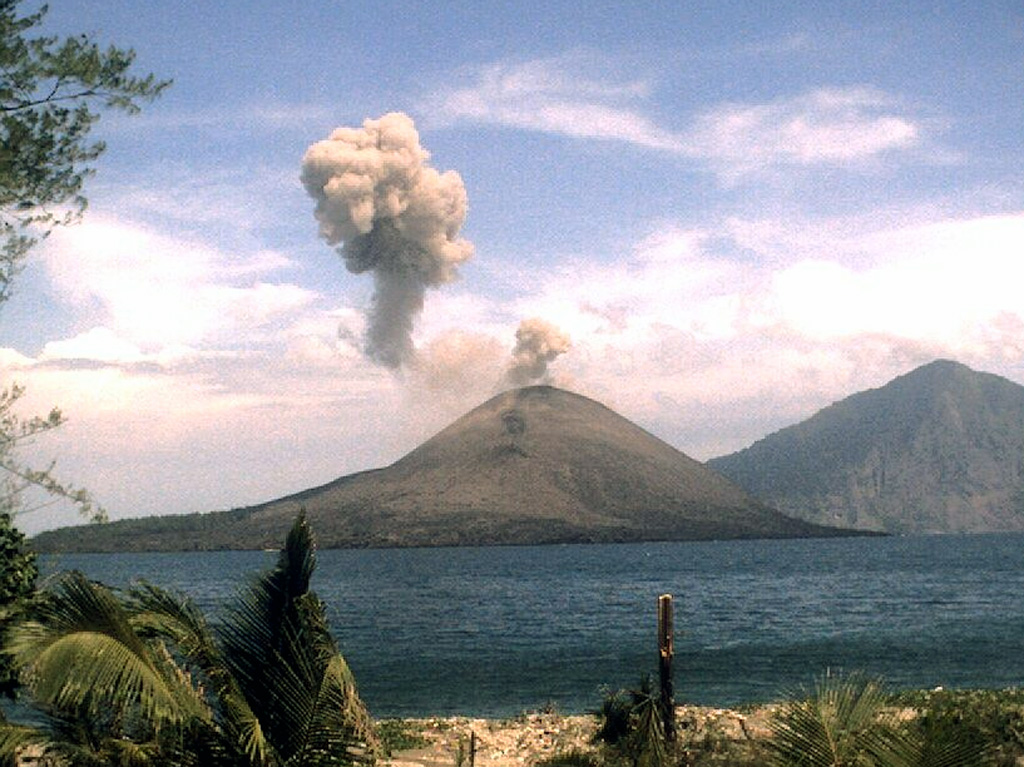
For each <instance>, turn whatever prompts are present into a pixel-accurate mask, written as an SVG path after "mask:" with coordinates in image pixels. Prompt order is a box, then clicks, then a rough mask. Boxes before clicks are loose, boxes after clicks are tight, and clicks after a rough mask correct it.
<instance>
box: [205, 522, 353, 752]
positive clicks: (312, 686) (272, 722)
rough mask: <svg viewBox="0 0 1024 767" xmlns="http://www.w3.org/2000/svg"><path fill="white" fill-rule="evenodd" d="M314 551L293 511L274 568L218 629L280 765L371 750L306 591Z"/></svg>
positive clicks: (344, 670)
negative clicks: (286, 534)
mask: <svg viewBox="0 0 1024 767" xmlns="http://www.w3.org/2000/svg"><path fill="white" fill-rule="evenodd" d="M314 551H315V546H314V542H313V537H312V533H311V531H310V529H309V526H308V525H307V523H306V520H305V516H304V515H301V514H300V516H299V518H298V519H297V520H296V522H295V524H294V525H293V527H292V529H291V531H290V532H289V534H288V538H287V540H286V542H285V546H284V548H283V549H282V551H281V554H280V556H279V559H278V563H277V566H276V567H275V568H274V569H273V570H271V571H270V572H268V573H266V574H264V575H263V576H261V577H260V578H258V579H256V580H255V581H254V582H253V583H252V584H251V585H250V587H249V588H248V589H247V590H245V591H244V592H243V593H242V594H241V595H240V597H239V599H238V600H237V602H236V604H235V605H234V607H233V608H232V609H231V610H230V611H229V613H228V617H227V620H226V621H225V622H224V624H223V625H222V626H221V627H220V628H219V631H218V633H219V634H220V636H221V639H222V646H223V650H224V656H225V660H226V666H227V668H228V669H229V670H230V671H231V674H232V677H233V678H234V679H235V680H236V681H237V684H238V686H239V689H240V690H241V692H242V694H243V695H244V697H245V699H246V700H247V701H248V702H249V704H250V706H251V708H252V710H253V712H254V713H255V714H256V717H257V718H258V720H259V722H260V723H261V725H262V727H263V732H264V734H265V737H266V739H267V741H269V742H270V743H271V744H273V747H274V750H275V751H276V752H277V754H278V755H279V756H280V759H281V762H282V763H283V764H287V765H307V764H308V765H312V764H319V763H328V762H329V763H338V762H342V763H345V762H352V761H355V760H357V759H358V758H359V757H360V754H361V753H372V748H371V746H372V743H373V728H372V722H371V719H370V717H369V714H368V713H367V712H366V709H365V707H364V706H363V704H362V701H361V700H360V698H359V695H358V692H357V690H356V685H355V680H354V679H353V677H352V674H351V672H350V670H349V668H348V666H347V664H346V663H345V661H344V658H343V657H342V656H341V654H340V653H339V652H338V648H337V645H336V644H335V642H334V640H333V638H332V637H331V635H330V633H329V631H328V629H327V623H326V617H325V610H324V607H323V604H322V603H321V602H320V600H319V599H318V598H317V597H316V595H315V594H313V593H312V592H310V591H309V582H310V578H311V576H312V574H313V571H314V569H315V566H316V559H315V554H314Z"/></svg>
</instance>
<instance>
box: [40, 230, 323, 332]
mask: <svg viewBox="0 0 1024 767" xmlns="http://www.w3.org/2000/svg"><path fill="white" fill-rule="evenodd" d="M42 254H43V258H44V261H45V264H46V267H47V270H48V272H49V274H50V276H51V279H52V281H53V284H54V286H55V288H56V289H57V290H58V291H59V293H60V294H61V295H62V296H63V297H64V298H65V299H66V300H68V301H70V302H72V303H74V304H76V305H78V306H79V307H80V308H82V309H83V310H91V311H93V312H94V313H98V314H99V315H100V317H99V323H98V324H103V325H105V326H108V327H109V329H110V331H112V332H113V333H116V334H117V335H118V336H119V337H120V338H122V339H124V341H126V342H128V343H131V344H135V345H137V346H139V347H140V348H141V349H143V350H144V351H147V352H153V351H156V350H159V349H160V348H162V347H166V346H175V345H183V344H197V343H201V342H220V343H228V342H237V340H238V338H237V336H239V335H246V334H252V333H254V332H259V331H263V330H265V329H266V327H267V326H268V325H269V324H270V323H272V322H275V321H280V320H282V319H284V318H286V317H287V316H288V315H289V314H292V313H294V312H297V311H299V310H301V309H303V308H304V307H306V306H308V305H310V304H311V303H312V302H313V301H314V300H315V298H316V294H315V293H313V292H312V291H310V290H308V289H305V288H301V287H299V286H297V285H294V284H290V283H275V282H269V281H262V280H256V279H255V278H256V277H257V276H262V275H265V274H268V273H270V272H273V271H275V270H277V269H280V268H281V267H283V266H287V265H288V264H289V262H288V260H287V259H284V258H282V257H280V256H279V255H277V254H274V253H271V252H268V251H258V252H256V253H254V254H252V255H249V254H243V255H240V256H239V255H234V254H228V253H224V252H221V251H219V250H217V249H215V248H212V247H210V246H209V245H207V244H205V243H203V242H195V241H189V240H185V239H179V238H175V237H170V236H167V235H164V234H161V233H157V232H155V231H152V230H149V229H147V228H144V227H141V226H138V225H133V224H130V223H124V222H118V221H110V220H106V221H105V220H103V219H100V218H97V217H90V219H89V221H88V222H86V223H83V224H81V225H78V226H74V227H69V228H66V229H60V230H57V231H56V232H54V234H53V235H52V236H51V237H50V238H49V239H48V240H47V241H46V244H45V248H44V249H43V250H42Z"/></svg>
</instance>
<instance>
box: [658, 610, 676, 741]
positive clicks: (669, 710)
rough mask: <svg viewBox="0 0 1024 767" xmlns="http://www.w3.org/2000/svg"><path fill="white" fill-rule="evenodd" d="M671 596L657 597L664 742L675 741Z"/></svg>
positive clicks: (659, 674)
mask: <svg viewBox="0 0 1024 767" xmlns="http://www.w3.org/2000/svg"><path fill="white" fill-rule="evenodd" d="M672 636H673V626H672V595H671V594H662V595H661V596H660V597H658V676H659V677H660V679H661V716H662V723H663V724H664V728H665V740H667V741H669V742H670V743H671V742H672V741H674V740H675V739H676V702H675V692H674V690H673V684H672V654H673V651H674V648H673V644H672Z"/></svg>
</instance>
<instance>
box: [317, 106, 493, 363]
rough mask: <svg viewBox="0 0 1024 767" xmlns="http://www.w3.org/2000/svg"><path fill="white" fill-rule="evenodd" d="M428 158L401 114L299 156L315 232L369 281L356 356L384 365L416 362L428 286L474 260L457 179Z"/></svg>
mask: <svg viewBox="0 0 1024 767" xmlns="http://www.w3.org/2000/svg"><path fill="white" fill-rule="evenodd" d="M429 159H430V154H429V153H428V152H427V151H426V150H425V149H424V148H423V147H421V146H420V140H419V134H418V133H417V131H416V127H415V125H414V123H413V121H412V119H411V118H410V117H409V116H408V115H405V114H403V113H401V112H392V113H389V114H386V115H384V116H383V117H381V118H380V119H377V120H366V121H364V122H363V125H362V127H361V128H338V129H336V130H335V131H334V132H333V133H331V135H330V136H329V137H328V138H327V139H326V140H324V141H318V142H316V143H315V144H313V145H312V146H310V147H309V149H308V150H306V154H305V156H304V157H303V159H302V174H301V179H302V184H303V186H304V187H305V189H306V191H307V192H308V193H309V195H310V196H311V197H312V198H313V199H314V200H315V201H316V209H315V211H314V215H315V217H316V220H317V222H318V223H319V225H320V236H321V237H323V238H324V239H325V240H326V241H327V242H328V243H329V244H330V245H333V246H336V247H337V249H338V252H339V254H340V255H341V256H342V258H344V260H345V266H346V267H347V268H348V270H349V271H350V272H352V273H353V274H362V273H364V272H370V273H371V274H372V275H373V278H374V294H373V299H372V304H371V307H370V310H369V315H368V317H367V326H366V331H365V338H364V351H365V353H366V354H367V356H369V357H370V358H371V359H373V360H374V361H375V362H378V363H379V364H381V365H385V366H387V367H389V368H392V369H397V368H399V367H402V366H403V365H406V364H408V363H410V362H411V361H412V360H413V359H414V358H415V347H414V346H413V342H412V331H413V326H414V323H415V320H416V317H417V315H418V314H419V313H420V312H421V311H422V309H423V301H424V297H425V295H426V290H427V288H429V287H436V286H439V285H443V284H445V283H448V282H451V281H452V280H454V279H455V278H456V277H457V274H458V266H459V265H460V264H462V263H463V262H465V261H466V260H467V259H469V258H470V257H471V256H472V255H473V245H472V243H470V242H469V241H468V240H466V239H463V238H461V237H459V230H460V229H461V228H462V225H463V223H464V222H465V219H466V210H467V207H468V201H467V196H466V189H465V186H464V185H463V183H462V178H461V177H460V176H459V174H458V173H456V172H455V171H453V170H449V171H445V172H444V173H439V172H438V171H437V170H435V169H434V168H432V167H431V166H430V165H429V164H428V160H429Z"/></svg>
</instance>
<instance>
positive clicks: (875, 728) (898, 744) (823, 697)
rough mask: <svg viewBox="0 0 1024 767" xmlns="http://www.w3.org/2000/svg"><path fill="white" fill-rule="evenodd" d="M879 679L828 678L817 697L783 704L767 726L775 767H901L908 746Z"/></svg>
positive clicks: (816, 691)
mask: <svg viewBox="0 0 1024 767" xmlns="http://www.w3.org/2000/svg"><path fill="white" fill-rule="evenodd" d="M897 725H898V723H897V721H896V719H895V716H894V715H893V714H892V713H891V711H890V710H889V709H888V697H887V695H886V693H885V690H884V687H883V686H882V684H881V682H880V680H877V679H874V678H871V677H868V676H864V675H860V674H852V675H849V676H841V675H835V674H831V673H826V674H825V675H824V676H822V677H821V678H820V679H819V680H818V682H817V683H816V686H815V689H814V692H813V693H812V694H811V695H810V696H808V697H806V698H804V699H798V700H793V701H790V702H788V703H785V704H783V705H782V706H781V708H780V709H779V710H778V711H777V712H776V713H775V715H774V716H773V717H772V719H771V720H770V722H769V728H770V730H771V738H770V739H769V740H768V742H767V748H768V754H769V761H770V763H771V764H773V765H776V766H777V767H798V766H799V767H853V766H854V765H862V764H877V765H892V767H895V766H896V765H903V764H905V763H906V759H907V753H908V745H907V743H906V739H905V737H904V736H903V734H902V733H901V731H900V729H899V727H898V726H897Z"/></svg>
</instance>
